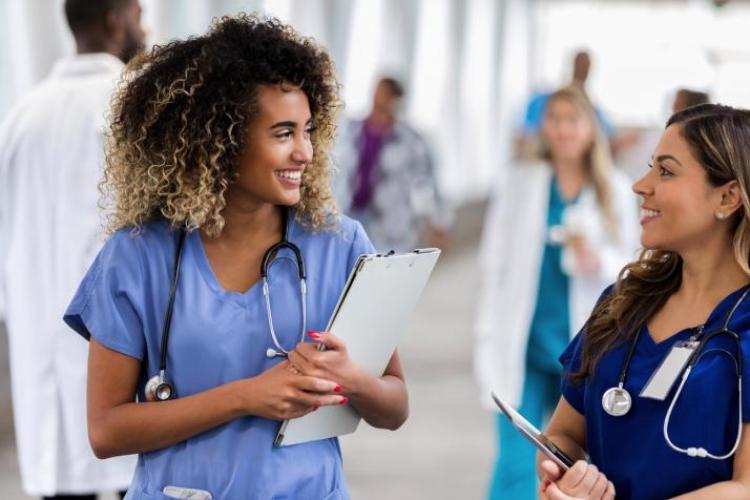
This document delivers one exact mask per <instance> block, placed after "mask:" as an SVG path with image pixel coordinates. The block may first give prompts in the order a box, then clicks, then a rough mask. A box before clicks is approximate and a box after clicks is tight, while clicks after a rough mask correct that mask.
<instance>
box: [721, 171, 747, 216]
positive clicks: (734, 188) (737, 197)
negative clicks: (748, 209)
mask: <svg viewBox="0 0 750 500" xmlns="http://www.w3.org/2000/svg"><path fill="white" fill-rule="evenodd" d="M719 189H720V190H721V202H720V204H719V209H718V211H719V212H721V213H722V214H724V216H725V217H726V218H729V217H730V216H731V215H734V213H735V212H736V211H737V210H740V209H741V208H742V192H741V191H740V184H739V183H738V182H737V181H736V180H733V181H729V182H727V183H726V184H724V185H723V186H721V187H720V188H719Z"/></svg>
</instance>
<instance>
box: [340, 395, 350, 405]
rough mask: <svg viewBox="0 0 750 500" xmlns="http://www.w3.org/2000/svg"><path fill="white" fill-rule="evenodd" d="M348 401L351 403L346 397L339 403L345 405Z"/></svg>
mask: <svg viewBox="0 0 750 500" xmlns="http://www.w3.org/2000/svg"><path fill="white" fill-rule="evenodd" d="M347 401H349V398H347V397H346V396H342V397H341V401H339V404H340V405H345V404H346V402H347Z"/></svg>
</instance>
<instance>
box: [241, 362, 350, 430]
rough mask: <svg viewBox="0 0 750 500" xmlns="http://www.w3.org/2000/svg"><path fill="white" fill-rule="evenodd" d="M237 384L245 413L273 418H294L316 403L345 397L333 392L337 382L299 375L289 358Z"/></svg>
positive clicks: (337, 402)
mask: <svg viewBox="0 0 750 500" xmlns="http://www.w3.org/2000/svg"><path fill="white" fill-rule="evenodd" d="M239 384H240V390H239V394H240V398H241V399H242V403H241V404H242V407H243V408H245V410H246V411H245V412H246V413H247V414H248V415H256V416H259V417H264V418H269V419H273V420H286V419H289V418H297V417H301V416H302V415H305V414H307V413H310V412H311V411H314V410H317V409H318V407H320V406H331V405H340V404H344V403H346V398H345V397H343V396H341V395H339V394H337V392H338V391H340V390H341V389H340V388H339V386H338V384H336V383H335V382H331V381H330V380H324V379H320V378H316V377H308V376H305V375H302V374H300V372H298V371H297V369H296V368H294V367H293V366H292V365H291V363H289V360H284V361H282V362H281V363H279V364H277V365H276V366H274V367H273V368H271V369H269V370H266V371H265V372H263V373H261V374H260V375H258V376H257V377H253V378H250V379H245V380H241V381H239Z"/></svg>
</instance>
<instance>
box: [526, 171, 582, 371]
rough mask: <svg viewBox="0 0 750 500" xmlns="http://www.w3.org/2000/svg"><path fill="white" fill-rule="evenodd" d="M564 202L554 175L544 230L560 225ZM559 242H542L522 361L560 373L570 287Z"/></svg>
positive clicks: (567, 332) (567, 337)
mask: <svg viewBox="0 0 750 500" xmlns="http://www.w3.org/2000/svg"><path fill="white" fill-rule="evenodd" d="M574 201H575V200H571V201H570V202H567V201H566V200H565V199H564V198H563V197H562V194H561V193H560V187H559V185H558V183H557V177H555V176H553V177H552V178H551V179H550V183H549V204H548V206H547V230H548V231H549V229H550V228H551V227H552V226H560V225H561V224H562V222H563V215H564V213H565V209H566V207H567V206H568V205H569V204H570V203H573V202H574ZM562 251H563V246H562V244H561V243H555V242H552V241H549V239H548V241H547V242H546V243H545V245H544V253H543V255H542V267H541V272H540V273H539V286H538V288H537V290H538V291H537V298H536V308H535V310H534V316H533V318H532V320H531V328H530V332H529V340H528V345H527V348H526V362H527V364H528V365H529V367H531V368H533V369H535V370H537V371H542V372H545V373H553V374H555V375H557V374H559V373H560V365H559V364H558V362H557V357H558V356H559V355H560V353H561V352H562V351H563V350H564V349H565V346H566V345H568V342H570V290H569V279H568V275H567V274H565V273H564V272H563V269H562Z"/></svg>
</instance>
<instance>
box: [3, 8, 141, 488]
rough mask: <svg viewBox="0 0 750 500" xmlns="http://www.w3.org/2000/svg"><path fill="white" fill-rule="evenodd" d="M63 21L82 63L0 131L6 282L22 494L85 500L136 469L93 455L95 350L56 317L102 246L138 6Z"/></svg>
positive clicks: (43, 88)
mask: <svg viewBox="0 0 750 500" xmlns="http://www.w3.org/2000/svg"><path fill="white" fill-rule="evenodd" d="M65 16H66V18H67V21H68V24H69V26H70V29H71V31H72V32H73V35H74V38H75V43H76V55H75V56H72V57H68V58H64V59H62V60H60V61H58V62H57V63H56V64H55V65H54V67H53V69H52V71H51V73H50V74H49V76H48V77H47V78H46V79H45V80H44V81H42V82H41V83H40V84H39V85H38V86H37V87H35V88H34V89H32V90H31V91H30V92H29V93H28V94H27V95H26V96H24V97H23V98H22V99H20V101H19V102H18V103H17V104H16V105H15V106H14V107H13V108H12V109H11V110H10V111H9V112H8V114H7V115H6V116H5V118H4V121H3V124H2V129H1V130H0V235H2V236H1V237H0V245H2V247H0V265H1V266H2V267H0V285H1V288H2V290H3V291H4V297H5V320H6V326H7V332H8V341H9V350H10V368H11V387H12V394H13V403H14V406H13V408H14V421H15V431H16V442H17V446H18V460H19V466H20V471H21V478H22V483H23V489H24V491H25V492H26V493H27V494H29V495H35V496H37V495H41V496H43V497H44V498H71V499H72V498H81V499H89V498H94V497H95V493H96V492H99V491H114V490H124V489H125V488H126V487H127V485H128V484H129V483H130V479H131V477H132V473H133V469H134V466H135V461H134V459H133V458H130V457H126V458H118V459H113V460H106V461H102V460H98V459H96V458H95V457H94V454H93V453H92V451H91V448H90V445H89V440H88V434H87V430H86V364H87V361H86V360H87V352H88V345H87V344H86V342H84V341H83V340H82V339H79V338H76V337H75V336H74V335H70V332H69V331H68V329H67V327H66V326H65V325H64V324H63V323H62V322H61V321H60V319H61V317H62V314H63V312H64V311H65V306H66V305H67V303H68V301H69V300H70V297H71V296H72V294H73V292H75V289H76V286H77V285H78V283H79V281H80V279H81V278H82V276H83V274H84V272H85V271H86V269H87V268H88V265H89V263H90V261H91V258H92V256H93V255H95V254H96V252H97V250H98V247H99V245H100V241H99V240H100V238H99V236H98V235H99V233H100V223H99V211H98V207H97V200H98V191H97V183H98V182H99V180H100V179H101V175H102V171H103V166H104V165H103V163H104V155H103V152H104V148H103V147H104V144H103V139H104V129H105V114H106V113H107V110H108V108H109V100H110V95H111V92H112V90H113V88H114V85H115V82H116V80H117V79H118V77H119V75H120V72H121V70H122V67H123V63H124V62H127V61H128V60H129V59H130V58H132V57H133V56H135V55H136V54H137V53H138V52H139V51H140V50H142V49H143V41H144V32H143V30H142V29H141V25H140V16H141V7H140V5H139V3H138V0H97V1H91V0H67V1H66V2H65Z"/></svg>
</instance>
